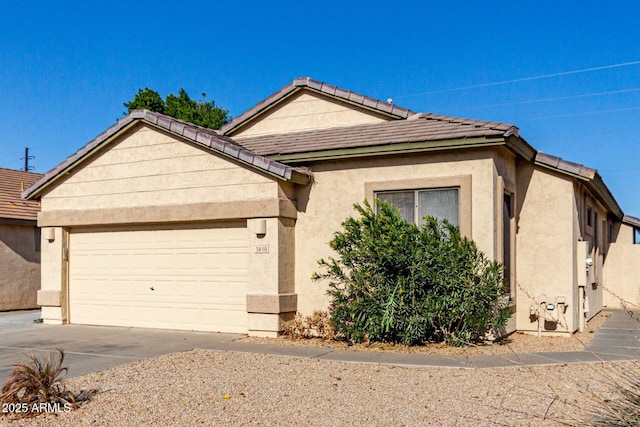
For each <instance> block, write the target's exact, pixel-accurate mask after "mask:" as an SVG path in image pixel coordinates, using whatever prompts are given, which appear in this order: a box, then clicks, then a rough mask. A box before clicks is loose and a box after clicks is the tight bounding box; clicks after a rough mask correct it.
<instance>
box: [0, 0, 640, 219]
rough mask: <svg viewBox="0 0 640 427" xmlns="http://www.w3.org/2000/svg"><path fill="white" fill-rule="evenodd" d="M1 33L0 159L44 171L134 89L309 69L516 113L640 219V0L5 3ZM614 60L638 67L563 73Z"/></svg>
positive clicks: (268, 80) (226, 96) (416, 103)
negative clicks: (594, 174) (26, 158)
mask: <svg viewBox="0 0 640 427" xmlns="http://www.w3.org/2000/svg"><path fill="white" fill-rule="evenodd" d="M0 34H1V36H0V167H7V168H14V169H19V168H21V167H22V166H23V161H22V160H20V158H21V157H23V155H24V147H26V146H28V147H30V150H31V154H32V155H34V156H35V159H33V160H32V161H31V164H32V165H33V166H34V167H35V170H36V171H37V172H46V171H47V170H49V169H51V168H52V167H54V166H55V165H56V164H57V163H59V162H60V161H62V160H63V159H65V158H66V157H67V156H68V155H70V154H72V153H73V152H74V151H76V150H77V149H78V148H80V147H81V146H82V145H84V144H85V143H86V142H88V141H89V140H91V139H93V138H94V137H95V136H96V135H98V134H99V133H101V132H102V131H103V130H105V129H106V128H107V127H108V126H110V125H112V124H113V123H114V122H115V121H116V120H117V119H118V118H119V117H121V116H122V114H123V111H124V107H123V105H122V103H123V102H125V101H128V100H130V99H131V98H132V97H133V95H134V94H135V92H136V91H137V89H138V88H142V87H145V86H148V87H150V88H152V89H154V90H156V91H158V92H160V94H161V95H162V96H163V97H164V96H165V95H167V94H168V93H170V92H173V93H177V91H178V90H179V89H180V88H182V87H184V88H185V89H186V90H187V92H188V93H189V94H190V95H191V96H192V97H193V98H199V97H200V93H202V92H206V94H207V99H209V100H214V101H215V102H216V104H217V105H220V106H222V107H224V108H227V109H229V110H230V112H231V115H232V116H237V115H239V114H241V113H242V112H243V111H244V110H246V109H247V108H250V107H251V106H252V105H253V104H255V103H256V102H258V101H260V100H262V99H263V98H265V97H266V96H268V95H269V94H271V93H273V92H275V91H277V90H278V89H280V88H281V87H282V86H284V85H285V84H287V83H289V82H290V81H291V80H292V79H293V78H294V77H302V76H310V77H312V78H314V79H317V80H321V81H325V82H327V83H331V84H334V85H336V86H339V87H343V88H345V89H350V90H353V91H356V92H359V93H362V94H365V95H368V96H372V97H376V98H380V99H384V100H386V99H387V98H393V100H394V103H395V104H397V105H400V106H403V107H407V108H410V109H412V110H414V111H424V112H435V113H441V114H449V115H456V116H461V117H469V118H478V119H485V120H492V121H502V122H507V123H511V124H515V125H517V126H518V127H519V128H520V130H521V135H522V136H523V137H524V138H525V139H527V140H528V141H529V142H530V143H531V144H532V145H533V146H534V147H536V148H537V149H538V150H541V151H544V152H547V153H550V154H553V155H557V156H560V157H563V158H565V159H567V160H570V161H575V162H578V163H582V164H585V165H587V166H589V167H593V168H596V169H598V170H599V171H600V173H601V175H602V176H603V177H604V180H605V182H606V183H607V185H608V186H609V188H610V189H611V190H612V192H613V194H614V196H615V197H616V199H617V200H618V202H619V203H620V205H621V207H622V209H623V210H624V211H625V213H627V214H630V215H634V216H640V198H639V197H638V190H637V183H638V181H639V180H640V153H639V152H638V148H640V62H638V61H640V2H637V1H624V0H623V1H617V2H613V3H612V2H596V1H588V0H587V1H581V2H577V1H567V2H558V1H538V2H535V3H533V2H514V1H493V2H478V1H462V2H455V3H451V2H435V1H417V2H402V1H397V2H375V1H366V2H364V1H363V2H344V1H342V2H338V1H323V2H314V3H306V2H300V1H297V2H293V1H291V2H290V1H279V2H264V1H255V2H254V1H245V2H204V1H203V2H189V1H183V2H169V1H154V2H152V1H128V2H122V1H109V2H95V3H93V2H92V3H91V4H89V3H87V2H86V1H84V2H68V1H60V2H42V3H38V4H37V5H36V4H32V3H23V2H7V3H5V4H3V11H2V13H1V14H0ZM616 64H628V65H625V66H616V67H611V68H605V69H600V70H593V71H585V72H578V73H570V74H564V75H557V74H559V73H564V72H571V71H577V70H588V69H592V68H598V67H603V66H609V65H616ZM545 75H554V76H552V77H547V78H536V79H531V80H524V81H518V82H512V83H505V84H493V85H487V84H489V83H496V82H504V81H511V80H518V79H524V78H528V77H538V76H545ZM468 86H473V88H470V89H460V88H465V87H468Z"/></svg>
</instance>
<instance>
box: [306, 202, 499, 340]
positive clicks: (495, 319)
mask: <svg viewBox="0 0 640 427" xmlns="http://www.w3.org/2000/svg"><path fill="white" fill-rule="evenodd" d="M354 207H355V209H356V210H357V211H358V213H359V214H360V217H359V218H358V219H354V218H348V219H347V220H346V221H345V222H344V223H343V224H342V225H343V227H344V230H343V231H341V232H337V233H336V234H335V235H334V238H333V240H332V241H331V242H330V245H331V247H332V248H333V249H334V250H335V251H336V252H337V254H338V258H337V259H336V258H329V259H328V260H324V259H321V260H319V261H318V263H319V265H320V266H321V267H322V268H323V270H324V271H323V272H322V273H316V274H314V276H313V279H314V280H320V279H328V280H329V289H328V291H327V293H328V294H329V295H330V296H331V298H332V303H331V305H330V307H329V310H330V313H331V323H332V325H333V327H334V329H335V331H336V333H337V334H338V335H339V336H342V337H344V338H346V339H349V340H353V341H355V342H362V341H366V340H369V341H381V342H393V343H397V342H399V343H403V344H422V343H425V342H429V341H443V340H444V341H447V342H449V343H452V344H456V345H460V344H462V343H465V342H469V341H471V340H475V339H478V338H479V337H480V336H481V335H483V334H484V333H485V332H486V331H487V330H488V329H489V328H491V327H496V328H500V327H503V326H504V324H505V323H506V320H507V318H508V314H507V311H506V310H505V309H504V307H501V305H500V303H499V301H500V296H501V295H502V267H501V265H500V264H499V263H497V262H495V261H489V260H488V259H487V258H486V257H485V256H484V254H483V253H482V252H480V251H479V250H478V249H477V247H476V245H475V243H474V242H473V241H471V240H469V239H467V238H466V237H462V236H461V235H460V230H459V228H458V227H456V226H454V225H451V224H449V223H448V222H447V221H444V222H441V221H438V220H437V219H435V218H430V217H427V218H426V223H425V224H424V225H423V226H422V227H417V226H415V225H413V224H409V223H407V222H406V221H404V220H403V219H402V218H401V217H400V214H399V212H398V211H397V210H395V209H394V208H393V207H392V206H391V205H390V204H389V203H388V202H385V201H380V200H378V201H377V213H376V212H374V211H373V209H372V208H371V206H370V205H369V204H368V203H367V202H365V204H364V207H363V206H361V205H359V204H356V205H355V206H354Z"/></svg>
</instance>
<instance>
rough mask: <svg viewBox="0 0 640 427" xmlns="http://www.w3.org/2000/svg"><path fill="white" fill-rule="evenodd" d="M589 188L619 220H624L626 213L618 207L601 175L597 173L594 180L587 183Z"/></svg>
mask: <svg viewBox="0 0 640 427" xmlns="http://www.w3.org/2000/svg"><path fill="white" fill-rule="evenodd" d="M587 187H589V189H590V190H591V191H592V192H594V193H595V194H596V195H597V196H598V197H599V198H600V200H601V201H602V203H604V205H605V207H606V208H607V209H608V210H609V211H611V212H612V213H613V214H614V215H615V217H616V218H617V219H618V220H622V219H623V218H624V212H622V208H620V205H618V202H617V201H616V199H615V198H614V197H613V194H611V191H610V190H609V188H608V187H607V185H606V184H605V183H604V181H603V180H602V177H600V174H598V173H596V176H595V177H594V178H593V180H591V181H589V182H588V183H587Z"/></svg>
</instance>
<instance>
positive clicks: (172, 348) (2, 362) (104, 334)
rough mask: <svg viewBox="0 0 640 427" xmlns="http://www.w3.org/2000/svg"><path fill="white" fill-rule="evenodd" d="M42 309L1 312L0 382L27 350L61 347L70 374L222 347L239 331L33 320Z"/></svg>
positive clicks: (75, 374) (38, 316)
mask: <svg viewBox="0 0 640 427" xmlns="http://www.w3.org/2000/svg"><path fill="white" fill-rule="evenodd" d="M39 318H40V311H39V310H36V311H26V312H11V313H0V386H1V385H2V384H4V382H5V381H6V380H7V378H8V377H9V375H10V374H11V371H12V370H13V365H14V364H15V363H18V362H19V361H21V360H24V359H25V357H26V355H27V354H28V353H34V354H47V353H49V352H50V351H51V350H55V349H56V348H61V349H63V350H64V351H65V353H66V357H65V362H64V366H67V367H69V371H68V376H69V377H74V376H79V375H84V374H87V373H90V372H96V371H102V370H104V369H109V368H112V367H114V366H118V365H124V364H126V363H130V362H134V361H136V360H141V359H146V358H149V357H155V356H160V355H163V354H168V353H174V352H178V351H189V350H192V349H194V348H203V349H214V348H219V347H221V346H222V347H224V346H225V343H229V342H231V341H233V340H235V339H237V338H239V337H241V336H242V335H235V334H218V333H207V332H186V331H165V330H156V329H140V328H135V329H134V328H117V327H102V326H81V325H60V326H59V325H45V324H42V323H34V320H37V319H39Z"/></svg>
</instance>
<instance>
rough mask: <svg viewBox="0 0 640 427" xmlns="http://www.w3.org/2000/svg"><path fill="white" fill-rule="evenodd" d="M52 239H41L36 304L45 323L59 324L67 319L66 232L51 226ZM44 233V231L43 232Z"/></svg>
mask: <svg viewBox="0 0 640 427" xmlns="http://www.w3.org/2000/svg"><path fill="white" fill-rule="evenodd" d="M53 232H54V236H53V237H54V239H53V240H52V241H48V240H47V239H44V238H43V239H42V248H41V252H42V266H41V274H42V281H41V287H40V290H39V291H38V304H39V305H41V306H42V319H43V320H44V321H45V323H54V324H60V323H64V322H65V321H66V320H67V271H68V266H67V261H66V260H65V259H64V258H65V257H64V251H65V250H66V249H67V248H68V233H67V231H66V230H65V229H63V228H62V227H55V228H53ZM43 234H44V233H43Z"/></svg>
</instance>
